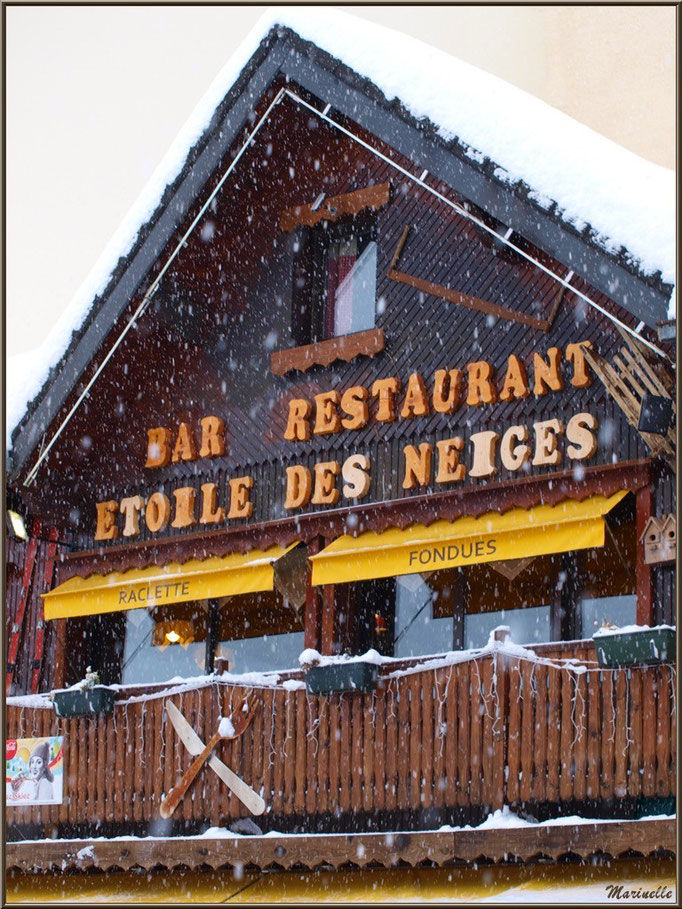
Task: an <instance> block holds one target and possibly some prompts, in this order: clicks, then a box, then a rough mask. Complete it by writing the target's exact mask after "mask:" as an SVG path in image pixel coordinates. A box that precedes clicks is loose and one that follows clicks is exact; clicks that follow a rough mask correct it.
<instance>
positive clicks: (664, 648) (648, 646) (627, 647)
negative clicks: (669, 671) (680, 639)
mask: <svg viewBox="0 0 682 909" xmlns="http://www.w3.org/2000/svg"><path fill="white" fill-rule="evenodd" d="M592 640H593V641H594V646H595V648H596V651H597V660H598V662H599V665H600V666H604V667H608V668H609V669H618V668H620V667H621V666H633V665H637V664H649V663H671V662H674V661H675V659H676V652H677V651H676V647H675V629H674V628H643V629H642V630H641V631H624V632H623V633H622V634H605V635H595V636H594V637H593V638H592Z"/></svg>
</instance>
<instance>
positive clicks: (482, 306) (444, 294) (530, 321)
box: [387, 224, 563, 332]
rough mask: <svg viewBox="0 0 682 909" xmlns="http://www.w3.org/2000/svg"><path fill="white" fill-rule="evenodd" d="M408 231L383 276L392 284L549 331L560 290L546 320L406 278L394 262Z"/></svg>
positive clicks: (408, 276)
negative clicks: (385, 274) (394, 282)
mask: <svg viewBox="0 0 682 909" xmlns="http://www.w3.org/2000/svg"><path fill="white" fill-rule="evenodd" d="M409 230H410V226H409V224H408V225H406V226H405V228H404V230H403V232H402V234H401V237H400V239H399V240H398V245H397V246H396V248H395V251H394V253H393V257H392V259H391V264H390V265H389V267H388V271H387V275H388V277H389V278H390V279H391V280H392V281H398V282H399V283H400V284H407V285H408V286H409V287H414V288H415V289H416V290H420V291H422V292H423V293H426V294H431V296H433V297H440V298H441V299H442V300H447V301H448V303H456V304H458V305H460V306H466V307H467V308H468V309H475V310H478V312H483V313H485V314H486V315H489V316H494V317H495V318H496V319H507V320H508V321H512V322H520V323H521V325H528V326H529V327H530V328H537V329H539V330H540V331H545V332H546V331H548V330H549V328H550V327H551V325H552V322H553V321H554V317H555V316H556V313H557V310H558V308H559V305H560V303H561V299H562V296H563V295H562V293H561V291H560V292H559V293H558V294H557V297H556V299H555V301H554V305H553V306H552V310H551V313H550V316H549V318H547V319H538V318H536V317H535V316H529V315H528V314H527V313H524V312H519V311H518V310H515V309H509V308H508V307H506V306H500V305H499V304H498V303H491V302H490V301H489V300H481V299H479V298H478V297H473V296H471V294H464V293H461V292H460V291H458V290H453V289H452V288H450V287H445V286H444V285H443V284H436V283H434V282H433V281H426V280H424V279H423V278H418V277H416V276H415V275H408V274H406V273H405V272H403V271H398V270H397V269H396V265H397V264H398V259H399V258H400V254H401V253H402V250H403V247H404V245H405V241H406V240H407V234H408V233H409ZM562 290H563V285H562Z"/></svg>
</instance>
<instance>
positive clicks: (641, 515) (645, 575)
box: [635, 484, 654, 625]
mask: <svg viewBox="0 0 682 909" xmlns="http://www.w3.org/2000/svg"><path fill="white" fill-rule="evenodd" d="M636 510H637V518H636V521H635V524H636V533H637V541H636V546H637V563H636V574H637V624H638V625H653V623H654V621H653V620H654V597H653V579H652V572H651V565H647V564H646V562H645V561H644V542H643V540H642V539H641V537H642V534H643V533H644V528H645V527H646V524H647V521H648V520H649V518H650V517H651V512H652V501H651V485H650V484H647V485H646V486H642V488H641V489H638V490H637V493H636Z"/></svg>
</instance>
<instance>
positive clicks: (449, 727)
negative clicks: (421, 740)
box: [445, 666, 457, 807]
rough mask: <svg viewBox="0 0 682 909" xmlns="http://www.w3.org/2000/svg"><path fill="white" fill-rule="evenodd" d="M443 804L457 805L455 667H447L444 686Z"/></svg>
mask: <svg viewBox="0 0 682 909" xmlns="http://www.w3.org/2000/svg"><path fill="white" fill-rule="evenodd" d="M446 690H447V694H446V701H445V714H446V719H445V723H446V728H445V804H446V805H448V806H449V807H452V806H453V805H456V804H457V667H456V666H449V667H448V670H447V684H446Z"/></svg>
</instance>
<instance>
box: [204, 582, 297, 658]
mask: <svg viewBox="0 0 682 909" xmlns="http://www.w3.org/2000/svg"><path fill="white" fill-rule="evenodd" d="M218 618H219V621H218V643H217V645H216V658H221V659H223V660H227V661H228V666H227V668H228V671H229V672H236V673H241V672H263V671H268V670H274V669H295V668H298V655H299V654H300V653H301V651H302V650H303V649H304V644H303V621H302V613H301V612H297V611H296V610H295V609H293V608H292V607H291V606H289V605H288V604H287V603H286V601H285V600H284V598H283V597H282V596H281V594H279V593H278V592H277V591H274V590H273V591H264V592H262V593H252V594H241V595H240V596H234V597H226V598H225V599H224V600H222V601H221V602H220V612H219V616H218Z"/></svg>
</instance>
